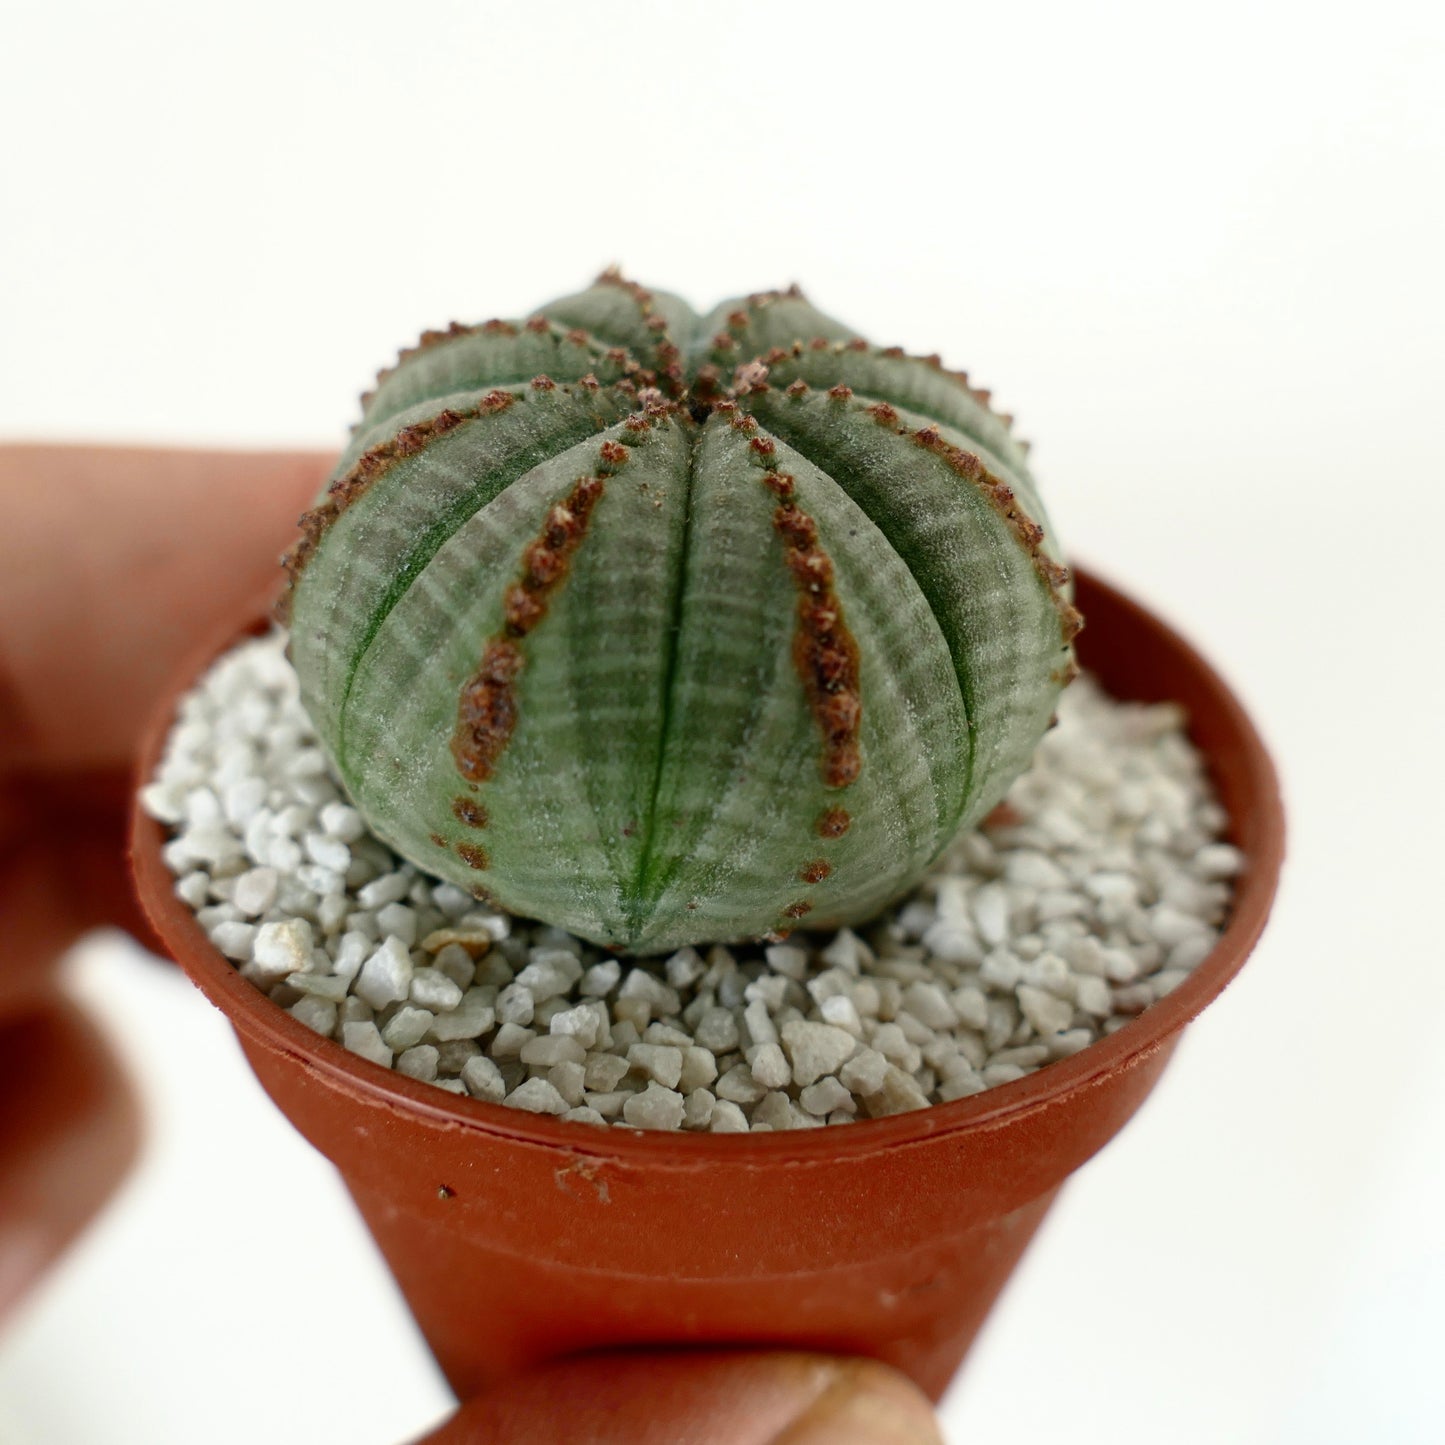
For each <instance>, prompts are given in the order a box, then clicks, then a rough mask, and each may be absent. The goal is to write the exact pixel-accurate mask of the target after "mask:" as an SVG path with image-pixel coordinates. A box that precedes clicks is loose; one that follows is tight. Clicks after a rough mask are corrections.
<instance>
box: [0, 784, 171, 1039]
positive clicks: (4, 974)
mask: <svg viewBox="0 0 1445 1445" xmlns="http://www.w3.org/2000/svg"><path fill="white" fill-rule="evenodd" d="M132 786H133V785H132V783H131V780H130V777H129V774H128V773H126V772H113V773H104V774H87V775H77V776H74V777H70V776H65V777H58V778H55V779H51V780H47V781H42V780H40V779H37V778H22V779H14V780H12V781H11V783H10V784H9V785H8V786H5V787H0V1020H3V1019H4V1018H6V1017H7V1016H8V1015H11V1014H14V1013H18V1012H23V1011H25V1010H27V1009H29V1008H32V1007H33V1006H34V1003H35V1000H36V999H37V998H40V997H46V996H48V995H49V994H50V991H51V990H52V989H53V987H54V982H53V974H54V967H55V964H56V963H57V962H58V961H59V959H60V956H61V955H62V954H63V953H64V952H65V950H66V949H67V948H69V947H70V946H71V944H73V943H74V942H75V941H76V940H77V939H78V938H80V936H81V935H82V934H84V933H86V932H88V931H89V930H90V929H92V928H96V927H99V926H101V925H104V924H112V925H114V926H116V927H119V928H124V929H126V930H128V931H129V932H130V933H131V934H132V935H134V937H136V938H137V939H138V940H139V941H140V942H141V943H142V944H143V945H145V946H146V947H148V948H150V949H151V951H152V952H158V951H163V947H162V945H161V944H160V942H159V940H158V939H157V938H156V937H155V934H154V932H153V931H152V930H151V927H150V925H149V923H148V922H147V921H146V920H145V917H144V915H143V914H142V913H141V911H140V908H139V906H138V905H137V903H136V900H135V890H134V887H133V885H132V883H131V880H130V874H129V870H128V867H127V862H126V851H125V849H126V828H127V824H128V819H129V794H130V790H131V787H132Z"/></svg>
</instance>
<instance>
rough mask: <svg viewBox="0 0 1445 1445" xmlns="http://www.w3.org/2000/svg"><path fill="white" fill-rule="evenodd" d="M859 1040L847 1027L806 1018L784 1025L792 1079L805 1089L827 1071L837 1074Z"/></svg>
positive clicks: (851, 1054)
mask: <svg viewBox="0 0 1445 1445" xmlns="http://www.w3.org/2000/svg"><path fill="white" fill-rule="evenodd" d="M857 1046H858V1041H857V1039H855V1038H854V1037H853V1035H852V1034H850V1033H848V1032H847V1030H845V1029H839V1028H834V1027H833V1025H832V1024H823V1023H810V1022H808V1021H807V1020H806V1019H799V1020H795V1021H794V1022H792V1023H787V1024H784V1025H783V1048H784V1049H785V1050H786V1051H787V1054H788V1058H789V1059H790V1060H791V1061H792V1066H793V1081H794V1082H795V1083H796V1084H797V1085H798V1086H799V1087H800V1088H806V1087H807V1086H808V1085H809V1084H812V1083H815V1082H816V1081H817V1080H818V1079H820V1078H822V1077H823V1075H824V1074H833V1073H836V1072H837V1071H838V1070H839V1069H840V1068H841V1067H842V1065H843V1064H844V1063H845V1062H846V1061H847V1060H848V1059H850V1058H851V1057H852V1056H853V1051H854V1049H855V1048H857Z"/></svg>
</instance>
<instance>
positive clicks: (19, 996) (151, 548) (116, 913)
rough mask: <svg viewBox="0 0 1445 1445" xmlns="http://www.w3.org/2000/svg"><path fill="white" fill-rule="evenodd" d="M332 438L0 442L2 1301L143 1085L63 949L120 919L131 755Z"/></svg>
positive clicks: (229, 610)
mask: <svg viewBox="0 0 1445 1445" xmlns="http://www.w3.org/2000/svg"><path fill="white" fill-rule="evenodd" d="M327 466H328V459H327V458H324V457H322V456H319V455H302V454H287V455H242V454H224V453H204V452H185V451H154V450H145V449H139V448H135V449H131V448H116V447H47V446H0V499H3V501H4V514H3V522H4V524H3V527H0V1318H3V1317H4V1316H5V1315H6V1314H7V1313H8V1312H9V1310H10V1309H11V1308H12V1307H13V1306H14V1305H15V1304H16V1303H18V1301H19V1299H20V1298H21V1296H22V1295H23V1294H24V1293H25V1292H26V1291H27V1289H28V1287H29V1285H30V1284H31V1283H32V1282H33V1281H34V1280H35V1279H36V1277H37V1276H38V1275H39V1274H40V1273H41V1272H42V1271H43V1270H44V1269H45V1268H46V1267H47V1266H48V1265H49V1264H50V1263H51V1262H52V1261H53V1260H54V1259H55V1258H56V1257H57V1256H58V1255H59V1254H60V1253H61V1252H62V1251H63V1250H64V1248H65V1247H66V1245H67V1244H68V1243H69V1242H70V1240H71V1239H72V1238H73V1237H74V1236H75V1235H76V1234H77V1233H78V1232H79V1230H80V1229H81V1228H82V1227H83V1226H84V1224H85V1223H86V1222H87V1221H88V1220H89V1219H90V1218H91V1216H92V1215H93V1214H94V1213H95V1211H96V1210H97V1209H98V1208H99V1207H100V1206H101V1204H102V1203H103V1202H104V1201H105V1199H106V1198H107V1197H108V1196H109V1195H110V1193H111V1191H112V1190H113V1188H114V1187H115V1185H116V1184H117V1183H118V1182H119V1180H120V1178H121V1177H122V1176H123V1175H124V1173H125V1171H126V1169H127V1167H128V1165H129V1163H130V1161H131V1158H132V1157H133V1155H134V1153H135V1149H136V1146H137V1141H138V1138H139V1117H138V1112H137V1109H136V1104H135V1099H134V1096H133V1094H132V1092H131V1090H130V1087H129V1084H128V1083H127V1081H126V1079H125V1077H124V1076H123V1074H122V1073H121V1071H120V1069H119V1066H118V1064H117V1062H116V1060H115V1059H114V1057H113V1056H112V1055H111V1053H110V1051H109V1049H108V1048H107V1046H106V1045H105V1042H104V1040H103V1039H102V1037H101V1036H100V1035H99V1034H98V1033H97V1031H96V1030H95V1028H94V1027H93V1025H91V1024H90V1023H89V1021H88V1020H86V1019H85V1018H84V1016H83V1015H82V1014H81V1012H80V1010H78V1009H77V1008H75V1006H74V1005H73V1004H71V1003H69V1002H68V1001H67V1000H66V999H65V998H64V996H63V995H62V994H61V993H60V991H59V989H58V987H57V984H56V980H55V967H54V966H55V963H56V961H57V960H58V959H59V957H60V956H61V954H62V953H64V951H65V950H66V948H68V947H69V946H70V944H72V943H73V942H74V941H75V940H76V939H77V938H78V937H80V935H81V934H83V933H85V932H86V931H87V930H89V929H91V928H94V927H96V926H99V925H101V924H107V923H111V924H119V925H120V926H122V927H125V928H129V929H130V930H131V931H132V932H134V933H135V934H136V935H137V936H138V937H140V938H142V939H149V938H150V937H151V935H150V932H149V929H148V928H147V927H146V925H145V923H144V921H143V920H142V918H141V916H140V913H139V910H138V909H137V907H136V905H135V902H134V900H133V895H132V890H131V886H130V880H129V877H128V874H127V870H126V863H125V831H126V824H127V819H128V804H129V794H130V791H131V788H132V786H133V780H132V778H131V776H130V770H131V763H132V758H133V755H134V752H135V748H136V745H137V743H138V742H139V739H140V733H141V729H142V727H143V726H144V724H145V720H146V717H147V714H148V712H149V711H150V709H151V708H152V707H153V706H154V702H155V699H156V697H157V696H159V694H160V690H161V688H162V686H163V684H164V683H165V682H166V681H167V679H168V677H169V676H170V675H171V674H172V673H173V672H174V670H175V669H176V668H177V667H179V666H180V665H181V664H182V662H183V661H184V659H185V658H186V657H187V656H188V655H189V654H190V653H191V652H192V651H193V650H194V649H195V648H196V647H197V646H199V645H201V643H202V642H203V641H204V640H205V639H206V638H207V636H208V635H209V634H210V633H211V632H213V631H214V629H215V628H216V627H218V626H220V625H222V623H223V619H225V618H226V617H227V616H234V615H235V613H236V611H237V610H238V609H239V608H240V607H241V606H242V605H244V602H245V601H246V599H247V598H248V597H251V596H255V595H259V594H260V593H261V592H262V591H263V589H264V588H266V587H267V586H268V585H269V586H274V583H275V578H276V575H277V568H276V558H277V556H278V554H279V553H280V552H281V550H282V548H283V547H284V546H285V545H286V542H287V540H288V536H289V534H290V533H291V532H292V530H293V529H294V526H295V521H296V518H297V516H298V515H299V514H300V512H301V511H302V510H303V509H304V508H305V507H306V505H307V503H308V502H309V500H310V498H311V497H312V495H313V494H314V493H315V491H316V490H317V488H318V487H319V486H320V484H321V479H322V477H323V476H324V475H325V472H326V468H327Z"/></svg>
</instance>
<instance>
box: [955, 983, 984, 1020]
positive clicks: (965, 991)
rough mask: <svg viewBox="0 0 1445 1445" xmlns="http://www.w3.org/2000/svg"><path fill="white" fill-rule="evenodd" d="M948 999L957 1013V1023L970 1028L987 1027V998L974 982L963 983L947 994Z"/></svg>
mask: <svg viewBox="0 0 1445 1445" xmlns="http://www.w3.org/2000/svg"><path fill="white" fill-rule="evenodd" d="M948 1001H949V1002H950V1003H951V1004H952V1005H953V1009H954V1012H955V1013H956V1014H957V1015H958V1021H959V1023H961V1024H963V1025H965V1026H966V1027H967V1028H971V1029H985V1028H987V1027H988V999H987V997H986V996H985V994H984V991H983V990H982V989H981V988H979V987H978V986H977V985H975V984H971V983H970V984H964V986H963V987H962V988H956V989H954V991H953V992H952V993H951V994H949V996H948Z"/></svg>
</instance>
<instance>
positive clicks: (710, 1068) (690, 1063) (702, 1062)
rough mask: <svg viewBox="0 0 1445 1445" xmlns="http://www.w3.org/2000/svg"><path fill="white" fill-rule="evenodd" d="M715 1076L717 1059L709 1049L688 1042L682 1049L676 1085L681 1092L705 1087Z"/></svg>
mask: <svg viewBox="0 0 1445 1445" xmlns="http://www.w3.org/2000/svg"><path fill="white" fill-rule="evenodd" d="M716 1078H717V1060H716V1059H715V1058H714V1057H713V1055H712V1051H711V1050H709V1049H704V1048H699V1047H698V1046H697V1045H695V1044H689V1045H687V1047H686V1048H684V1049H683V1051H682V1073H681V1075H679V1077H678V1081H677V1086H678V1088H679V1089H681V1090H682V1091H683V1093H689V1092H693V1091H695V1090H697V1089H701V1088H705V1087H706V1086H707V1085H708V1084H711V1083H712V1082H713V1081H714V1080H715V1079H716Z"/></svg>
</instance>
